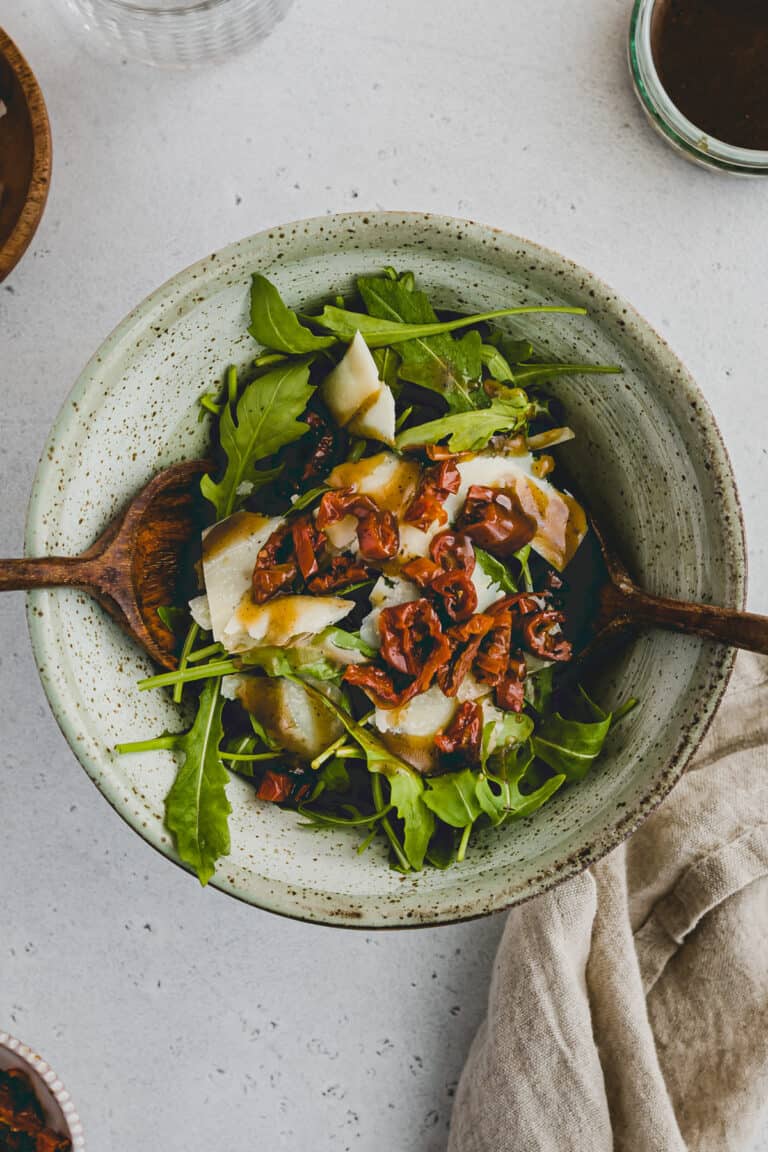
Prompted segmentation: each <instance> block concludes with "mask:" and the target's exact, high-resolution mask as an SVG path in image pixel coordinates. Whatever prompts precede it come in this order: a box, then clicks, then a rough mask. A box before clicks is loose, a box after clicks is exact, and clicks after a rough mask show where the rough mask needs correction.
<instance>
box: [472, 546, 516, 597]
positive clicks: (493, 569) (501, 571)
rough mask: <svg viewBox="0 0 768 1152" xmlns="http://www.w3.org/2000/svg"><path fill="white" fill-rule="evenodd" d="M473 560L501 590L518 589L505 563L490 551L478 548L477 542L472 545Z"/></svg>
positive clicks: (511, 591)
mask: <svg viewBox="0 0 768 1152" xmlns="http://www.w3.org/2000/svg"><path fill="white" fill-rule="evenodd" d="M474 550H475V560H476V562H477V566H478V568H480V569H481V570H482V571H483V572H484V573H485V575H486V576H487V577H488V579H489V580H492V581H493V583H494V584H495V585H496V586H497V587H498V588H501V590H502V592H507V593H515V592H517V591H519V589H518V587H517V584H516V583H515V581H514V579H513V577H512V573H511V572H510V570H509V568H507V566H506V564H502V562H501V560H497V559H496V557H495V556H491V554H490V552H486V551H485V549H484V548H480V547H479V546H478V545H477V544H475V545H474Z"/></svg>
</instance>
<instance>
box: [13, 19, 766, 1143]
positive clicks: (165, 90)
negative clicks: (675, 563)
mask: <svg viewBox="0 0 768 1152" xmlns="http://www.w3.org/2000/svg"><path fill="white" fill-rule="evenodd" d="M466 8H467V6H465V5H460V4H458V3H457V2H456V0H442V2H438V0H421V3H420V5H418V6H414V5H413V4H406V3H405V0H389V3H388V4H387V5H386V6H385V5H382V4H380V3H378V4H376V3H373V2H372V0H357V2H356V4H355V6H354V14H353V12H352V6H351V5H350V4H349V3H346V4H345V3H342V2H341V0H326V2H325V3H323V5H319V4H316V3H315V4H313V3H312V2H311V0H297V3H296V4H295V7H294V8H293V10H292V12H291V13H290V15H289V17H288V18H287V20H286V22H285V23H284V24H283V25H282V26H281V27H280V28H279V29H278V31H277V32H276V33H275V35H274V37H273V38H272V39H271V40H269V41H267V43H266V45H265V46H264V47H262V48H260V49H257V50H256V52H255V53H254V54H252V55H251V56H246V57H244V58H243V59H241V60H237V61H233V62H232V63H230V64H228V65H227V66H226V67H224V68H223V69H218V70H216V71H211V72H207V73H201V74H197V75H192V74H190V75H179V76H176V75H163V74H155V73H151V72H146V71H144V70H141V69H138V68H132V67H131V66H123V65H121V64H120V62H119V61H117V60H115V61H114V62H112V63H111V64H105V63H100V62H98V61H94V60H92V59H91V58H90V57H88V56H86V55H85V54H84V53H83V52H82V51H81V49H80V48H79V47H78V45H77V43H76V42H75V41H73V40H72V39H70V38H69V37H68V34H67V31H66V29H65V28H64V26H63V25H62V26H59V25H58V24H57V22H56V17H55V14H52V13H51V5H50V4H49V3H47V2H46V0H13V2H11V0H0V20H2V23H3V25H4V26H5V27H6V28H7V30H8V31H9V33H10V34H11V35H12V36H14V37H15V38H16V39H17V40H18V42H19V44H20V46H21V48H22V50H23V51H24V52H25V53H26V54H27V55H28V57H29V59H30V62H31V64H32V66H33V67H34V68H35V70H36V72H37V73H38V76H39V78H40V80H41V82H42V84H43V88H44V91H45V94H46V97H47V100H48V105H49V111H50V114H51V119H52V124H53V132H54V181H53V187H52V192H51V198H50V201H49V205H48V210H47V213H46V216H45V218H44V220H43V224H42V226H41V229H40V231H39V232H38V234H37V237H36V239H35V241H34V242H33V246H32V248H31V250H30V252H29V254H28V256H27V257H26V259H25V260H24V261H23V263H22V264H21V265H20V266H19V267H18V268H17V270H16V271H15V272H14V274H13V275H12V276H11V278H10V280H9V281H8V282H6V284H5V285H4V286H0V387H1V388H2V390H3V421H2V425H3V435H2V438H1V439H0V477H2V484H3V490H4V494H5V500H4V501H3V510H2V512H1V513H0V552H2V553H4V554H13V553H14V552H18V551H20V548H21V540H22V525H23V513H24V507H25V505H26V500H27V495H28V491H29V487H30V484H31V478H32V473H33V470H34V466H35V463H36V458H37V455H38V453H39V451H40V449H41V448H42V445H43V442H44V439H45V436H46V434H47V431H48V428H49V426H50V424H51V421H52V419H53V417H54V415H55V413H56V412H57V410H58V408H59V406H60V403H61V401H62V399H63V397H64V395H65V393H66V392H67V390H68V389H69V386H70V384H71V382H72V380H73V379H74V378H75V376H76V375H77V373H78V372H79V370H80V368H81V367H82V365H83V363H84V362H85V360H86V359H87V357H88V356H89V355H90V353H91V352H92V351H93V349H94V348H95V347H96V346H97V345H98V344H99V343H100V341H101V340H102V338H103V337H104V336H105V335H106V333H107V332H108V331H109V330H110V329H111V328H112V327H113V325H114V324H115V323H116V321H117V320H118V319H120V317H121V316H122V315H124V313H125V312H126V311H127V310H128V309H129V308H130V307H131V306H132V305H133V304H134V303H135V302H136V301H137V300H138V299H140V298H141V297H142V296H143V295H144V294H145V293H146V292H147V291H149V290H150V289H151V288H153V287H154V286H155V285H156V284H158V283H159V282H161V281H162V280H164V279H165V278H166V277H167V276H168V275H170V274H171V273H172V272H174V271H175V270H176V269H177V268H179V267H181V266H183V265H185V264H187V263H189V262H190V261H192V260H193V259H195V258H197V257H198V256H200V255H201V254H203V253H205V252H207V251H212V250H214V249H215V248H217V247H220V246H221V245H223V244H225V243H227V242H228V241H230V240H232V239H235V238H236V237H238V236H241V235H245V234H247V233H249V232H252V231H256V230H257V229H259V228H262V227H266V226H267V225H269V224H273V223H277V222H281V221H283V220H287V219H296V218H299V217H302V216H309V215H313V214H322V213H323V212H325V211H327V210H341V209H344V208H357V207H365V208H375V207H384V208H415V209H424V210H433V211H438V212H446V213H453V214H456V215H463V216H471V217H474V218H476V219H481V220H485V221H488V222H490V223H495V224H498V225H499V226H501V227H505V228H508V229H510V230H512V231H516V232H519V233H521V234H523V235H529V236H532V237H534V238H535V239H537V240H539V241H541V242H542V243H544V244H547V245H550V246H551V247H554V248H558V249H560V250H561V251H563V252H564V253H565V254H566V255H569V256H571V257H573V258H574V259H576V260H578V261H579V262H581V263H584V264H585V265H587V266H588V267H590V268H592V269H593V270H594V271H595V272H596V273H597V274H598V275H600V276H602V277H603V278H604V279H605V280H607V281H608V282H609V283H611V284H612V285H613V286H614V287H615V288H616V290H617V291H619V292H620V293H622V294H623V295H624V296H626V297H627V298H628V299H630V300H631V301H632V302H633V303H634V304H635V305H636V306H637V307H638V309H639V310H640V311H641V313H643V314H644V315H645V316H646V317H647V318H648V319H649V320H650V321H651V323H653V324H654V325H655V326H656V327H657V328H658V329H659V331H660V332H661V333H662V335H664V336H665V337H667V339H669V341H670V343H671V344H672V347H673V348H674V350H675V351H676V352H677V353H678V354H679V355H680V356H681V358H682V359H683V360H684V361H685V362H686V363H687V365H688V367H689V368H690V369H691V371H692V372H693V374H694V376H695V377H696V378H697V379H698V381H699V383H700V385H701V386H702V388H703V390H704V392H705V394H706V396H707V398H708V400H709V402H710V404H711V405H712V407H713V409H714V411H715V414H716V416H717V418H718V420H719V422H720V425H721V428H722V430H723V433H724V436H725V438H726V442H727V443H728V446H729V449H730V451H731V454H732V458H733V462H734V466H735V470H736V475H737V480H738V481H739V484H740V488H741V494H742V498H743V502H744V508H745V516H746V521H747V534H748V540H749V542H750V559H751V588H752V593H751V595H750V606H751V607H753V608H755V609H757V610H762V611H767V610H768V592H766V586H767V585H766V579H765V578H766V576H768V554H767V551H766V540H768V537H767V536H766V532H765V518H766V511H767V510H768V509H767V507H766V497H765V484H764V473H765V459H766V449H765V448H764V447H763V446H762V445H761V444H760V442H759V441H757V440H756V436H755V429H756V428H758V427H760V426H761V425H763V426H764V424H765V418H766V415H768V400H767V399H766V391H765V387H764V382H763V379H762V374H763V372H764V368H763V362H764V356H763V347H764V343H765V339H766V328H767V327H768V321H766V318H765V312H764V307H763V302H762V298H761V296H762V289H763V269H764V267H765V263H766V257H768V227H766V223H765V220H766V216H765V197H766V195H768V187H767V186H766V185H765V184H763V183H747V182H738V181H730V180H728V179H726V178H717V177H714V176H710V175H709V174H707V173H702V172H700V171H698V170H696V169H695V168H693V167H692V166H688V165H685V164H684V163H683V162H682V161H679V160H677V159H676V158H675V157H674V156H673V155H672V154H671V153H669V152H667V150H666V149H665V148H664V146H663V144H662V143H661V142H660V141H658V140H657V139H656V138H655V137H654V136H653V135H652V133H651V132H650V131H649V129H648V128H647V127H646V125H645V123H644V120H643V118H642V114H641V112H640V110H639V108H637V107H636V106H635V103H634V97H633V96H632V93H631V90H630V85H629V81H628V78H627V73H626V68H625V63H624V34H625V28H626V22H627V20H628V15H629V12H628V5H626V4H624V3H614V2H607V0H584V3H583V4H581V5H578V6H576V5H572V6H567V5H563V4H562V3H561V2H560V0H540V3H539V4H537V5H536V6H535V8H533V7H532V6H525V7H524V6H523V5H522V3H520V2H519V0H518V2H516V3H514V4H510V5H505V6H504V8H503V12H504V15H503V16H502V15H501V11H502V9H501V6H499V5H497V4H495V3H493V0H482V2H480V3H478V5H476V6H475V7H474V11H473V14H472V17H471V20H470V19H469V18H467V19H465V10H466ZM406 38H407V46H406ZM319 47H321V48H322V50H319ZM8 289H12V290H13V291H9V290H8ZM0 621H1V622H2V623H1V624H0V627H1V628H2V635H3V638H4V641H5V644H4V646H3V651H2V656H1V660H2V663H0V683H1V684H2V693H3V695H2V700H3V704H2V712H1V713H0V715H1V716H2V737H3V739H2V752H1V753H0V787H2V794H3V812H4V815H5V833H4V836H3V839H2V843H1V844H0V874H2V875H3V877H4V889H3V895H4V900H3V908H4V916H3V930H2V936H1V937H0V1025H2V1026H4V1027H6V1028H8V1029H9V1030H10V1031H12V1032H13V1033H15V1034H16V1035H18V1036H20V1037H21V1038H22V1039H24V1040H25V1041H26V1042H27V1043H29V1044H31V1045H32V1046H34V1047H35V1048H36V1049H37V1050H38V1051H40V1052H41V1053H42V1054H43V1056H44V1057H45V1058H46V1059H48V1060H50V1061H51V1062H52V1063H53V1065H54V1066H55V1067H56V1069H57V1071H58V1072H59V1073H60V1074H61V1076H62V1078H63V1079H64V1081H65V1083H66V1084H67V1086H68V1088H69V1090H70V1092H71V1093H72V1098H73V1101H74V1103H75V1106H76V1107H77V1108H78V1111H79V1112H80V1115H81V1118H82V1120H83V1125H84V1128H85V1133H86V1139H87V1142H88V1145H89V1147H91V1148H94V1149H96V1148H98V1149H112V1148H115V1149H120V1148H124V1147H126V1146H127V1144H128V1141H129V1140H131V1141H132V1142H133V1143H135V1144H136V1146H139V1147H141V1146H145V1147H161V1148H163V1149H168V1150H170V1152H176V1150H178V1152H182V1150H183V1152H198V1150H199V1152H203V1149H207V1148H208V1147H209V1146H213V1147H218V1148H229V1147H233V1146H234V1145H235V1144H236V1143H237V1142H238V1141H240V1140H241V1139H242V1134H243V1133H244V1132H245V1133H249V1134H251V1135H252V1137H253V1139H254V1140H255V1139H259V1140H260V1142H261V1143H265V1144H269V1146H270V1147H274V1148H287V1149H294V1148H303V1147H310V1146H311V1147H312V1148H313V1152H325V1150H326V1149H328V1150H330V1149H334V1150H336V1149H339V1150H343V1149H345V1148H349V1149H364V1150H369V1149H370V1150H371V1152H374V1150H377V1149H378V1148H380V1147H382V1146H387V1145H388V1144H389V1145H390V1146H392V1147H394V1148H397V1149H398V1150H401V1149H402V1150H403V1152H411V1150H413V1152H416V1150H417V1149H418V1150H419V1152H437V1150H438V1149H441V1148H442V1147H443V1145H444V1138H445V1137H444V1132H445V1125H446V1123H447V1118H448V1113H449V1107H450V1095H451V1085H452V1083H453V1081H454V1080H455V1078H456V1076H457V1073H458V1070H459V1067H460V1064H461V1060H462V1056H463V1053H464V1051H465V1049H466V1046H467V1044H468V1042H469V1039H470V1036H471V1033H472V1030H473V1028H474V1026H475V1024H476V1022H477V1020H478V1019H479V1015H480V1013H481V1011H482V1005H483V998H484V995H485V986H486V981H487V977H488V972H489V967H490V960H491V956H492V952H493V948H494V946H495V943H496V940H497V938H498V934H499V932H500V929H501V922H500V920H499V919H495V920H489V921H485V922H480V923H476V924H466V925H462V926H457V927H453V928H444V929H437V930H426V931H422V932H420V933H416V934H404V935H398V934H382V935H378V936H375V937H371V936H366V935H364V934H362V935H361V934H354V933H347V932H342V931H340V930H331V929H324V928H311V927H307V926H303V925H300V924H293V923H290V922H287V921H282V920H278V919H276V918H274V917H271V916H268V915H267V914H264V913H260V912H257V911H255V910H253V909H250V908H248V907H246V906H242V905H239V904H237V903H235V902H234V901H228V900H225V899H224V898H223V897H221V896H220V895H218V894H217V893H215V892H208V893H201V892H199V891H198V890H197V889H196V888H195V886H194V885H191V884H190V883H189V882H188V880H187V877H185V876H184V875H183V874H181V873H180V872H178V871H177V870H175V869H173V868H172V867H171V866H170V865H169V864H168V863H167V862H166V861H164V860H163V859H162V858H161V857H159V856H157V855H156V854H154V853H152V852H150V851H149V850H148V848H147V847H146V845H145V844H144V843H143V842H142V841H141V840H139V838H138V837H136V836H135V835H134V834H133V833H132V832H131V831H130V829H129V828H128V827H127V826H126V825H124V824H123V823H122V822H121V821H120V820H119V819H118V817H117V816H115V815H114V814H113V813H112V812H111V811H110V810H109V809H108V807H107V806H106V805H105V804H104V801H103V800H102V799H101V797H100V796H99V795H98V793H97V792H96V790H95V789H94V788H93V787H92V786H91V784H90V782H89V781H88V780H87V778H86V776H85V774H84V773H83V772H82V770H81V769H80V767H79V766H78V765H77V763H76V761H75V760H74V758H73V757H72V756H71V754H70V753H69V751H68V749H67V747H66V745H65V744H64V741H63V739H62V737H61V736H60V735H59V733H58V730H57V729H56V727H55V725H54V722H53V720H52V718H51V716H50V714H49V712H48V709H47V706H46V704H45V701H44V698H43V695H42V691H41V689H40V686H39V684H38V682H37V677H36V673H35V671H34V667H33V662H32V658H31V653H30V650H29V645H28V640H27V636H26V627H25V623H24V615H23V602H22V598H21V597H4V598H3V599H2V600H0ZM31 844H33V845H34V850H33V851H31V850H30V845H31ZM766 1147H768V1144H757V1145H756V1149H757V1148H759V1149H761V1150H762V1149H763V1148H766ZM745 1152H746V1150H745Z"/></svg>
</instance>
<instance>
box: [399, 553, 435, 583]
mask: <svg viewBox="0 0 768 1152" xmlns="http://www.w3.org/2000/svg"><path fill="white" fill-rule="evenodd" d="M442 571H443V569H442V568H441V567H440V565H439V564H435V562H434V560H427V558H426V556H419V557H417V558H416V559H415V560H409V561H408V563H407V564H404V565H403V575H404V576H407V577H408V579H409V580H413V582H414V584H418V586H419V588H428V587H429V586H430V584H431V583H432V581H433V580H434V579H435V577H436V576H439V575H440V573H441V572H442Z"/></svg>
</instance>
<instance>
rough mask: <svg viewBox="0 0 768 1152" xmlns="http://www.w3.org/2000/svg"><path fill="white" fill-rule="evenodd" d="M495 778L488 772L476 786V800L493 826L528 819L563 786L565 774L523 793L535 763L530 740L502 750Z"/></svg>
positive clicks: (551, 778) (553, 777)
mask: <svg viewBox="0 0 768 1152" xmlns="http://www.w3.org/2000/svg"><path fill="white" fill-rule="evenodd" d="M498 760H499V764H500V767H499V769H498V770H497V772H496V774H492V773H490V772H487V773H486V774H485V775H484V776H483V777H482V778H481V779H480V780H478V784H477V793H476V794H477V800H478V803H479V804H480V806H481V808H482V810H483V812H484V813H485V814H486V816H487V817H488V819H489V820H490V821H491V823H492V824H494V825H499V824H502V823H503V822H504V821H505V820H507V819H515V818H518V819H519V818H521V817H523V816H530V815H531V813H532V812H535V811H536V810H537V809H538V808H541V806H542V804H546V802H547V800H549V798H550V796H553V795H554V793H555V792H557V790H558V789H559V788H561V787H562V785H563V784H564V783H565V780H566V777H565V775H564V774H562V773H561V774H559V775H557V776H552V777H550V778H549V779H548V780H545V781H544V783H543V784H542V785H541V786H540V787H539V788H537V789H536V790H535V791H533V792H522V791H521V786H522V784H524V783H525V782H526V779H527V777H528V773H529V771H530V769H531V766H532V765H533V762H534V751H533V747H532V744H531V741H530V740H526V741H525V742H524V743H522V744H518V745H516V746H514V747H508V748H505V749H504V750H502V752H501V755H500V756H499V757H498Z"/></svg>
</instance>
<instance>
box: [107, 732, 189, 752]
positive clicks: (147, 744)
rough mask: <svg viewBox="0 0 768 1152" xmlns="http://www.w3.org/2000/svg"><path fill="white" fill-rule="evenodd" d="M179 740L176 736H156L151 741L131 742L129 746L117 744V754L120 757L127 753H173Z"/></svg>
mask: <svg viewBox="0 0 768 1152" xmlns="http://www.w3.org/2000/svg"><path fill="white" fill-rule="evenodd" d="M177 739H178V737H176V736H155V737H153V739H151V740H129V741H128V743H127V744H115V752H117V753H119V755H120V756H124V755H125V754H126V752H160V751H168V752H172V751H173V749H174V748H175V747H176V740H177Z"/></svg>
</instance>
